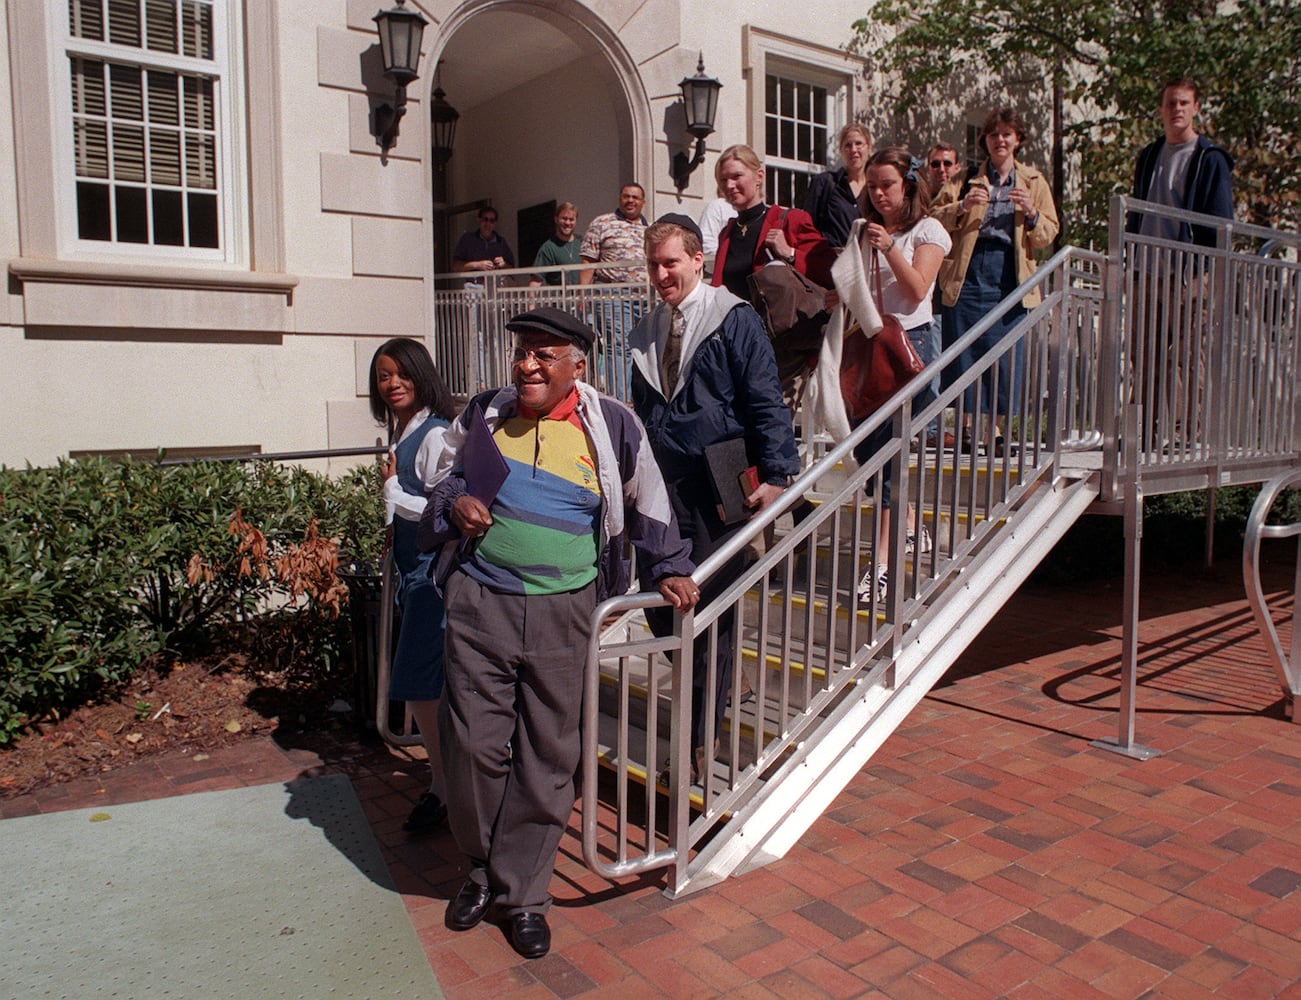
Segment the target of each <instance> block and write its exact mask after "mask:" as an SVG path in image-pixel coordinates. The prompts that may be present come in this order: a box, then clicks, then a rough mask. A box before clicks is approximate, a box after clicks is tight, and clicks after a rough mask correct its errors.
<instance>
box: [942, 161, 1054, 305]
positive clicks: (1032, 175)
mask: <svg viewBox="0 0 1301 1000" xmlns="http://www.w3.org/2000/svg"><path fill="white" fill-rule="evenodd" d="M1012 166H1013V169H1014V170H1015V172H1016V183H1015V184H1014V185H1013V186H1014V187H1019V188H1024V189H1025V190H1027V191H1029V192H1030V203H1031V204H1032V205H1033V206H1034V208H1035V211H1037V212H1038V213H1039V220H1038V221H1037V222H1036V223H1035V225H1034V228H1033V229H1029V228H1027V227H1026V224H1025V213H1024V212H1022V211H1021V209H1019V208H1018V209H1017V210H1016V222H1015V223H1014V225H1013V230H1012V245H1013V247H1014V248H1015V250H1016V282H1017V284H1018V285H1019V284H1021V283H1022V282H1023V281H1025V280H1026V279H1027V278H1029V277H1030V275H1031V274H1033V273H1034V269H1035V267H1036V263H1037V262H1036V261H1035V258H1034V252H1035V251H1036V250H1042V249H1043V248H1044V247H1046V246H1048V245H1049V244H1050V243H1052V241H1053V240H1054V239H1056V238H1057V232H1058V230H1059V229H1060V228H1061V227H1060V224H1059V223H1058V221H1057V210H1056V209H1055V208H1053V195H1052V190H1051V189H1050V188H1049V186H1048V182H1047V181H1046V180H1045V179H1044V175H1043V174H1041V173H1040V172H1039V171H1038V170H1036V169H1035V168H1034V167H1028V166H1026V165H1025V164H1024V163H1017V162H1016V161H1015V160H1013V162H1012ZM985 168H986V164H985V163H982V164H981V165H980V169H979V170H978V171H977V172H976V176H975V177H973V178H972V179H971V186H972V187H978V186H983V187H989V179H988V178H987V177H986V176H985ZM962 180H963V177H962V174H958V175H956V176H955V177H954V178H953V179H952V180H951V181H949V183H947V184H945V185H944V187H942V188H941V189H940V193H939V196H938V197H937V198H936V199H935V201H934V203H933V204H932V205H931V215H933V216H934V217H935V218H937V219H939V221H940V223H941V224H942V225H943V226H944V228H945V229H947V230H948V231H949V235H950V236H952V237H953V249H952V250H950V251H949V255H948V256H947V257H946V258H945V259H944V263H943V264H941V265H940V276H939V279H938V280H939V286H940V292H941V294H942V295H943V296H944V304H945V305H946V306H953V305H956V304H957V301H958V293H959V292H961V291H962V283H963V281H965V280H966V278H967V266H968V265H969V264H970V263H971V254H972V251H974V250H975V248H976V237H977V236H979V235H980V223H981V222H982V221H983V220H984V218H985V207H986V206H984V205H981V206H980V207H979V208H977V209H975V210H974V211H971V212H967V213H966V214H965V215H962V216H961V217H959V214H958V213H959V212H961V211H962V203H961V200H960V199H959V198H958V194H959V192H960V191H961V190H962ZM1039 298H1040V296H1039V291H1038V289H1036V290H1035V291H1032V292H1031V293H1030V294H1029V295H1027V296H1026V297H1025V298H1024V299H1022V300H1021V304H1022V305H1024V306H1025V307H1026V308H1027V309H1032V308H1034V307H1035V306H1037V305H1038V304H1039Z"/></svg>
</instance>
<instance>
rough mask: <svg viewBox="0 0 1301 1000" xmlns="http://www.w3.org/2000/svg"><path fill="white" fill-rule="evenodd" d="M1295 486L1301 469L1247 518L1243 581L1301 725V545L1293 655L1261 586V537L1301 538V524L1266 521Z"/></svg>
mask: <svg viewBox="0 0 1301 1000" xmlns="http://www.w3.org/2000/svg"><path fill="white" fill-rule="evenodd" d="M1295 486H1301V469H1291V470H1289V471H1287V472H1282V473H1280V474H1279V475H1277V476H1275V477H1274V478H1273V479H1271V480H1270V481H1269V482H1268V483H1266V484H1265V485H1264V486H1263V487H1262V488H1261V491H1260V495H1259V496H1258V497H1256V502H1255V503H1254V504H1252V507H1251V514H1250V515H1248V517H1247V530H1246V533H1245V537H1244V539H1243V543H1242V582H1243V586H1244V587H1245V589H1246V591H1247V603H1248V604H1250V605H1251V613H1252V615H1253V616H1254V617H1255V619H1256V625H1257V626H1258V627H1259V628H1260V631H1261V632H1262V633H1263V634H1264V636H1265V638H1266V639H1267V640H1268V642H1267V646H1268V649H1269V653H1270V657H1271V659H1273V661H1274V670H1275V672H1276V673H1277V674H1278V679H1279V683H1280V685H1281V686H1282V688H1283V693H1284V695H1286V696H1287V698H1288V699H1289V704H1288V711H1289V712H1290V715H1291V718H1292V721H1293V722H1294V723H1298V724H1301V718H1298V713H1297V702H1298V699H1299V698H1301V635H1298V633H1297V628H1298V626H1301V607H1298V606H1296V604H1295V595H1296V592H1297V591H1298V590H1301V546H1299V547H1298V550H1297V573H1296V583H1295V585H1294V588H1293V601H1294V604H1293V619H1292V655H1291V657H1290V659H1289V657H1288V655H1287V654H1286V653H1285V652H1284V651H1283V644H1282V643H1281V642H1280V641H1279V638H1278V630H1277V629H1276V628H1275V627H1274V619H1273V616H1272V615H1271V614H1270V612H1269V605H1268V604H1267V603H1266V602H1265V589H1264V587H1262V586H1261V583H1260V541H1261V539H1262V538H1294V537H1298V536H1301V524H1289V525H1267V524H1266V523H1265V518H1266V517H1268V516H1269V512H1270V509H1271V508H1272V507H1273V506H1274V502H1275V501H1276V500H1277V499H1278V496H1279V494H1280V493H1282V492H1283V491H1284V490H1287V489H1291V488H1293V487H1295Z"/></svg>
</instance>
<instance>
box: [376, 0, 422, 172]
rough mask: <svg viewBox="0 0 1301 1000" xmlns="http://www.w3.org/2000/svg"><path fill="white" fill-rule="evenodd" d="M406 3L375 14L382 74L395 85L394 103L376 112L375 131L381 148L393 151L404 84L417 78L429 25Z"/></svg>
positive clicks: (403, 103) (399, 2) (402, 0)
mask: <svg viewBox="0 0 1301 1000" xmlns="http://www.w3.org/2000/svg"><path fill="white" fill-rule="evenodd" d="M405 2H406V0H397V6H396V7H393V8H390V9H389V10H381V11H380V12H379V13H378V14H376V15H375V17H374V18H373V20H374V21H375V26H376V29H377V30H378V31H379V49H380V55H381V56H382V57H383V60H384V75H385V76H386V77H388V78H389V79H390V80H392V81H393V82H394V83H395V84H397V91H396V93H395V94H394V96H393V104H392V105H391V106H390V105H388V104H381V105H380V106H379V107H378V108H376V109H375V131H376V133H377V136H378V138H379V144H380V148H381V149H383V150H384V151H385V152H387V151H388V150H390V149H392V148H393V146H394V145H396V143H397V140H398V124H399V123H400V122H401V121H402V116H403V115H405V114H406V113H407V85H408V84H410V83H411V81H413V80H415V79H416V75H417V74H416V70H417V69H418V68H419V66H420V41H421V39H422V38H423V37H424V34H425V25H426V24H428V23H429V22H428V21H426V20H425V18H424V16H423V15H422V14H421V13H420V12H419V11H417V10H407V8H406V7H405V6H404V4H405Z"/></svg>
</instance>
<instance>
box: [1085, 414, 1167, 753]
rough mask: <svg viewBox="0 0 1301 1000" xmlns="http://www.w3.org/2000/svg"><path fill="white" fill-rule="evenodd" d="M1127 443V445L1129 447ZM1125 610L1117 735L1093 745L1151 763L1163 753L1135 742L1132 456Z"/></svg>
mask: <svg viewBox="0 0 1301 1000" xmlns="http://www.w3.org/2000/svg"><path fill="white" fill-rule="evenodd" d="M1142 420H1143V408H1142V407H1141V406H1139V405H1137V404H1131V405H1130V406H1129V407H1128V408H1127V416H1126V425H1127V426H1129V427H1141V426H1142ZM1128 444H1129V443H1128V442H1126V445H1127V446H1128ZM1124 504H1125V598H1124V601H1125V607H1124V631H1123V639H1122V649H1121V654H1120V710H1119V712H1118V713H1117V715H1118V720H1117V722H1118V732H1117V735H1116V738H1115V739H1114V740H1113V739H1111V738H1109V737H1104V738H1102V739H1098V740H1094V741H1093V742H1092V743H1091V744H1090V746H1094V747H1097V748H1098V749H1099V750H1110V751H1111V752H1113V753H1119V754H1123V755H1124V756H1126V757H1132V758H1134V759H1135V760H1150V759H1151V758H1153V757H1158V756H1160V754H1161V751H1159V750H1154V749H1153V748H1152V747H1145V746H1142V745H1141V744H1138V743H1135V742H1134V701H1135V697H1136V694H1137V689H1138V624H1139V607H1138V596H1139V586H1138V584H1139V565H1140V562H1141V558H1142V552H1143V487H1142V483H1141V481H1140V479H1139V474H1138V462H1136V461H1134V459H1133V456H1131V457H1130V460H1129V462H1128V464H1127V466H1126V469H1125V500H1124Z"/></svg>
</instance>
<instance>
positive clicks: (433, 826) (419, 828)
mask: <svg viewBox="0 0 1301 1000" xmlns="http://www.w3.org/2000/svg"><path fill="white" fill-rule="evenodd" d="M446 822H447V806H445V805H443V800H442V799H440V798H439V797H438V796H437V795H435V794H434V793H433V792H425V793H424V794H423V795H421V796H420V801H419V802H417V803H416V807H415V808H414V809H412V810H411V815H410V816H408V817H407V821H406V822H405V823H403V824H402V829H404V830H406V832H407V833H431V832H433V831H434V830H437V829H438V828H439V827H440V826H442V825H443V824H444V823H446Z"/></svg>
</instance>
